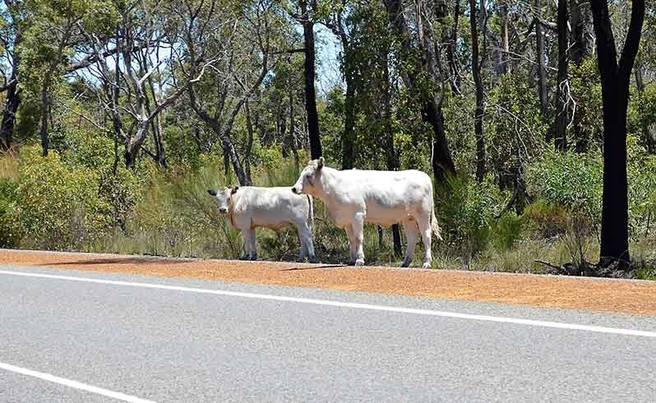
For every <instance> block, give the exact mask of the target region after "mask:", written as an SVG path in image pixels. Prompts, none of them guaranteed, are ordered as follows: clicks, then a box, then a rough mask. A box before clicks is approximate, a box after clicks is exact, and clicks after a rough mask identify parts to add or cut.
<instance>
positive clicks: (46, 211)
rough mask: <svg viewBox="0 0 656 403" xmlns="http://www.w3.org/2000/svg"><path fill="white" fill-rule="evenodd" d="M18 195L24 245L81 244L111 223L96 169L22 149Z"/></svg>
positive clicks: (71, 246) (64, 246) (63, 246)
mask: <svg viewBox="0 0 656 403" xmlns="http://www.w3.org/2000/svg"><path fill="white" fill-rule="evenodd" d="M20 160H21V161H20V168H19V174H18V186H17V188H16V198H17V200H20V205H19V206H18V208H17V210H18V216H19V220H20V223H21V226H22V229H23V231H24V233H25V238H24V245H25V246H28V247H37V248H42V249H55V250H61V249H74V248H81V247H83V246H84V245H85V244H87V243H88V242H90V241H93V240H94V239H96V238H97V237H99V236H101V235H102V233H103V231H104V230H106V229H107V228H108V227H109V224H110V222H109V220H108V214H107V213H108V210H109V206H108V205H107V203H106V202H104V201H103V200H102V199H101V198H100V197H99V196H98V186H97V184H98V177H97V173H96V172H95V171H92V170H88V169H85V168H79V167H76V166H72V165H70V164H67V163H65V162H63V161H62V159H61V158H60V155H59V154H58V153H57V152H52V153H51V155H49V156H48V157H45V158H43V157H41V156H40V155H39V149H37V148H36V147H31V148H28V147H26V148H23V149H22V150H21V158H20Z"/></svg>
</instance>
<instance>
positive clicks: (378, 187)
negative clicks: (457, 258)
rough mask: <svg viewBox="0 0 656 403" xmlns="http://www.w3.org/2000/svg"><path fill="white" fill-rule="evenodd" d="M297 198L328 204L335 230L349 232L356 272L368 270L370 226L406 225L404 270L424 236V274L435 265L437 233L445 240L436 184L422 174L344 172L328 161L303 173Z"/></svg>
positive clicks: (312, 164) (318, 162)
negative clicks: (433, 251) (433, 246)
mask: <svg viewBox="0 0 656 403" xmlns="http://www.w3.org/2000/svg"><path fill="white" fill-rule="evenodd" d="M292 192H294V193H296V194H301V193H303V194H309V195H312V196H315V197H318V198H319V199H321V201H323V202H324V204H325V205H326V208H327V209H328V212H329V214H330V217H331V218H332V219H333V221H335V224H337V226H339V227H341V228H344V229H345V230H346V233H347V235H348V238H349V244H350V247H351V261H350V263H351V264H355V265H356V266H362V265H363V264H364V252H363V250H362V242H363V237H364V231H363V229H364V223H365V222H370V223H375V224H379V225H382V226H384V227H388V226H391V225H392V224H396V223H399V222H400V223H402V224H403V227H404V229H405V231H406V236H407V238H408V249H407V250H406V254H405V258H404V259H403V264H402V266H403V267H407V266H408V265H410V261H411V260H412V255H413V253H414V250H415V246H416V244H417V238H418V235H419V234H421V237H422V241H423V243H424V246H425V247H426V254H425V256H424V262H423V267H424V268H429V267H430V265H431V260H432V255H431V235H432V233H435V235H436V236H437V238H438V239H442V237H441V236H440V227H439V226H438V224H437V219H436V218H435V212H434V207H433V184H432V182H431V179H430V177H429V176H428V175H426V174H425V173H423V172H420V171H415V170H409V171H398V172H397V171H360V170H357V169H353V170H347V171H338V170H336V169H333V168H329V167H327V166H324V160H323V158H319V159H318V160H312V161H310V162H309V163H308V166H306V167H305V168H304V169H303V171H302V172H301V176H300V177H299V178H298V181H297V182H296V184H295V185H294V187H293V188H292Z"/></svg>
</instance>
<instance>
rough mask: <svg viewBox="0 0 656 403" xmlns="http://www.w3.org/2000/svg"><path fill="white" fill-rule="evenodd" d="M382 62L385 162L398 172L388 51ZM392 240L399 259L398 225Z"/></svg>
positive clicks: (400, 253) (384, 54)
mask: <svg viewBox="0 0 656 403" xmlns="http://www.w3.org/2000/svg"><path fill="white" fill-rule="evenodd" d="M381 59H382V60H383V80H382V86H383V91H382V94H381V95H382V96H381V110H382V120H383V132H384V133H385V153H386V155H385V160H386V161H385V162H386V165H387V170H389V171H398V170H399V169H401V161H400V160H399V155H398V153H397V152H396V146H395V144H394V130H393V128H392V94H391V92H390V86H391V83H390V74H389V57H388V51H387V50H385V51H383V52H382V54H381ZM392 240H393V244H394V256H395V257H397V258H398V257H400V256H401V255H402V251H401V232H400V231H399V224H394V225H392Z"/></svg>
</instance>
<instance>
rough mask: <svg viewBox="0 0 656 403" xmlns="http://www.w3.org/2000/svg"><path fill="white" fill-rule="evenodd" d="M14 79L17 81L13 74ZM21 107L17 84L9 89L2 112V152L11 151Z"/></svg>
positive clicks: (0, 135) (0, 139)
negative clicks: (17, 115)
mask: <svg viewBox="0 0 656 403" xmlns="http://www.w3.org/2000/svg"><path fill="white" fill-rule="evenodd" d="M15 69H16V67H14V70H15ZM12 79H15V76H14V73H12ZM19 105H20V94H19V90H18V86H17V83H16V82H14V84H11V85H10V86H9V88H8V89H7V99H6V100H5V108H4V110H3V111H2V125H1V126H0V151H11V150H12V147H13V142H14V126H15V125H16V112H17V111H18V106H19Z"/></svg>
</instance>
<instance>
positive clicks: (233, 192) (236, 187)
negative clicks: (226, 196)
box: [230, 186, 239, 195]
mask: <svg viewBox="0 0 656 403" xmlns="http://www.w3.org/2000/svg"><path fill="white" fill-rule="evenodd" d="M238 190H239V186H235V187H233V188H232V191H231V192H230V194H231V195H233V194H235V193H237V191H238Z"/></svg>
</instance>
